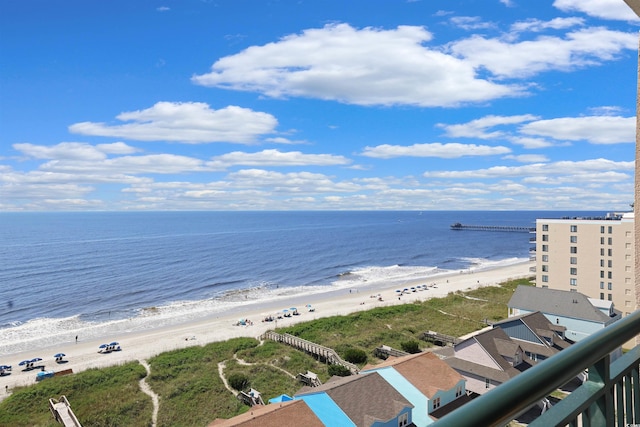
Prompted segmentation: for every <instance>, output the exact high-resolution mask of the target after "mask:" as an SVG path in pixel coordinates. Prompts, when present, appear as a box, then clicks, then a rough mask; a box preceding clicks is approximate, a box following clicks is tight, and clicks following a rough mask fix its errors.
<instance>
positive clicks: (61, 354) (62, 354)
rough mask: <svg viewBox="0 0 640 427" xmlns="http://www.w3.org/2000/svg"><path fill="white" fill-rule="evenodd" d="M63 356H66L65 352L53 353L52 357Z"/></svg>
mask: <svg viewBox="0 0 640 427" xmlns="http://www.w3.org/2000/svg"><path fill="white" fill-rule="evenodd" d="M65 356H66V354H64V353H56V354H54V355H53V357H55V358H58V357H65Z"/></svg>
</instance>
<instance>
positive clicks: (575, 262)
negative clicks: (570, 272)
mask: <svg viewBox="0 0 640 427" xmlns="http://www.w3.org/2000/svg"><path fill="white" fill-rule="evenodd" d="M569 262H570V263H571V264H577V263H578V258H576V257H574V256H572V257H571V259H569Z"/></svg>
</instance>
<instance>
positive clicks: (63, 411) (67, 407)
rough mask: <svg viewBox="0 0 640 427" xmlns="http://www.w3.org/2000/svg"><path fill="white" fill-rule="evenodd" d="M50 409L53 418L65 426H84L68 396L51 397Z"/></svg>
mask: <svg viewBox="0 0 640 427" xmlns="http://www.w3.org/2000/svg"><path fill="white" fill-rule="evenodd" d="M49 410H50V411H51V415H53V418H55V420H56V421H57V422H59V423H61V424H62V425H63V426H64V427H82V425H81V424H80V421H78V418H76V414H74V413H73V411H72V410H71V404H70V403H69V401H68V400H67V397H66V396H62V397H60V399H59V400H56V399H49Z"/></svg>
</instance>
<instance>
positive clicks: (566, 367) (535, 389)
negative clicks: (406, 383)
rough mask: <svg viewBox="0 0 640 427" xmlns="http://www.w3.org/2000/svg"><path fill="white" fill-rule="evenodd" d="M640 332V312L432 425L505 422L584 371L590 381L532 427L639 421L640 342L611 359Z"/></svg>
mask: <svg viewBox="0 0 640 427" xmlns="http://www.w3.org/2000/svg"><path fill="white" fill-rule="evenodd" d="M639 333H640V310H638V311H635V312H633V313H632V314H630V315H628V316H627V317H624V318H623V319H621V320H619V321H617V322H615V323H613V324H611V325H609V326H607V327H606V328H604V329H602V330H601V331H598V332H596V333H595V334H593V335H591V336H589V337H587V338H585V339H584V340H582V341H580V342H577V343H575V344H573V345H572V346H571V347H569V348H567V349H565V350H562V351H561V352H560V353H558V354H556V355H554V356H553V357H551V358H549V359H547V360H545V361H543V362H541V363H540V364H538V365H536V366H534V367H532V368H530V369H528V370H527V371H525V372H523V373H522V374H520V375H518V376H517V377H515V378H512V379H511V380H509V381H507V382H505V383H503V384H501V385H500V386H498V387H496V388H495V389H493V390H491V391H489V392H487V393H486V394H484V395H482V396H480V397H478V398H476V399H474V400H473V401H471V402H469V403H468V404H466V405H464V406H462V407H460V408H458V409H456V410H455V411H453V412H451V413H450V414H448V415H446V416H445V417H443V418H441V419H440V420H439V421H437V422H435V423H434V424H432V425H433V426H434V427H447V426H452V427H463V426H504V425H506V424H508V423H509V422H510V421H511V420H513V419H515V417H516V416H517V415H518V414H521V413H522V412H524V411H526V410H527V409H528V408H530V407H532V406H533V405H535V404H536V403H537V402H539V401H540V400H542V399H544V398H546V397H547V396H549V395H550V394H551V393H552V392H553V391H555V390H556V389H557V388H558V387H561V386H562V385H564V384H566V383H567V382H569V381H570V380H571V379H572V378H574V377H575V376H576V375H578V374H579V373H580V372H583V371H584V370H585V369H586V370H588V373H589V374H588V379H587V381H585V382H584V383H583V384H582V385H581V386H579V387H578V388H577V389H576V390H574V391H573V392H571V394H570V395H568V396H567V397H565V398H564V399H562V400H561V401H559V402H558V403H557V404H556V405H554V406H552V407H551V408H550V409H548V410H547V411H546V412H544V413H543V414H542V415H540V416H539V417H538V418H537V419H536V420H534V421H533V422H531V423H530V424H529V426H531V427H549V426H565V425H569V426H579V425H580V426H585V427H589V426H598V427H600V426H621V427H624V426H628V425H634V424H639V423H640V381H639V378H638V367H639V364H640V346H636V347H634V348H633V349H632V350H630V351H628V352H627V353H625V354H624V355H623V356H622V357H620V358H618V359H617V360H615V361H614V362H613V363H611V362H610V353H611V352H612V351H614V350H616V349H617V348H618V347H620V346H621V345H623V344H624V343H626V342H627V341H629V340H630V339H632V338H634V337H635V336H636V335H638V334H639Z"/></svg>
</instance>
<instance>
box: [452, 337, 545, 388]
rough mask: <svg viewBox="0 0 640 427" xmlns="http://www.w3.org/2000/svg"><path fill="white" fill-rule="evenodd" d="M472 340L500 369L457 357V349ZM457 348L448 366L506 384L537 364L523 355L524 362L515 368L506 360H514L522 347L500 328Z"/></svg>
mask: <svg viewBox="0 0 640 427" xmlns="http://www.w3.org/2000/svg"><path fill="white" fill-rule="evenodd" d="M470 340H473V341H475V343H477V345H480V346H481V347H482V348H484V350H485V351H486V352H487V353H488V354H489V355H490V356H491V357H492V358H493V360H495V361H496V363H497V364H498V366H500V369H495V368H492V367H489V366H485V365H481V364H479V363H475V362H473V361H469V360H464V359H459V358H457V357H455V348H456V347H457V346H459V345H461V344H463V343H468V342H469V341H470ZM463 343H460V344H458V345H456V346H454V347H453V348H454V353H453V357H447V358H446V359H445V360H444V361H445V362H446V363H447V365H449V366H451V367H452V368H453V369H455V370H456V371H458V372H468V373H470V374H474V375H478V376H481V377H484V378H490V379H492V380H495V381H497V382H501V383H502V382H505V381H506V380H508V379H509V378H512V377H515V376H516V375H518V374H519V373H520V372H522V371H524V370H526V369H528V368H530V367H531V366H533V365H534V364H535V362H534V361H533V360H531V359H530V358H528V357H526V356H525V355H524V354H523V355H522V362H521V363H520V364H519V365H518V366H516V367H513V366H511V364H510V363H509V362H508V361H507V360H506V359H505V357H511V358H513V357H514V356H515V354H516V351H517V349H518V347H521V346H520V345H519V344H518V343H516V342H515V341H512V340H511V338H509V336H508V335H507V334H506V333H505V332H504V331H503V330H502V329H500V328H494V329H490V330H487V331H484V332H482V333H480V334H478V335H474V336H473V337H471V338H468V339H466V340H465V341H463Z"/></svg>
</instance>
